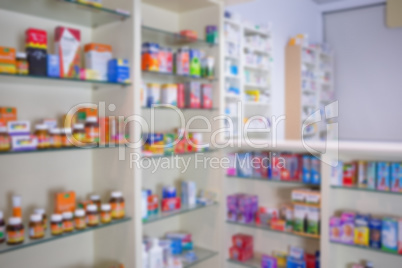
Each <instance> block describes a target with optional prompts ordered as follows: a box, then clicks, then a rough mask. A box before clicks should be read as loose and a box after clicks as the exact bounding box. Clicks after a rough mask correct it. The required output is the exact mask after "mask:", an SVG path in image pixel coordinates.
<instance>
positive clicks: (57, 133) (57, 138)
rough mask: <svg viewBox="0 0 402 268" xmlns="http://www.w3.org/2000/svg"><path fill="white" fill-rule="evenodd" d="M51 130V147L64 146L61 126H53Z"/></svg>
mask: <svg viewBox="0 0 402 268" xmlns="http://www.w3.org/2000/svg"><path fill="white" fill-rule="evenodd" d="M49 132H50V147H52V148H60V147H61V146H62V141H61V130H60V129H59V128H52V129H51V130H50V131H49Z"/></svg>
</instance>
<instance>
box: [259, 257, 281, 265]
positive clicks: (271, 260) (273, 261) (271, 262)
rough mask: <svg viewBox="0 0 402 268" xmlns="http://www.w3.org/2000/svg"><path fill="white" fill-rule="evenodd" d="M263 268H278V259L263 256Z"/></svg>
mask: <svg viewBox="0 0 402 268" xmlns="http://www.w3.org/2000/svg"><path fill="white" fill-rule="evenodd" d="M261 268H278V265H277V261H276V258H274V257H272V256H269V255H263V256H262V259H261Z"/></svg>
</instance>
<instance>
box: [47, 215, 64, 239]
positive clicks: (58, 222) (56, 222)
mask: <svg viewBox="0 0 402 268" xmlns="http://www.w3.org/2000/svg"><path fill="white" fill-rule="evenodd" d="M50 231H51V233H52V235H55V236H57V235H62V234H63V216H62V215H60V214H53V215H52V216H51V217H50Z"/></svg>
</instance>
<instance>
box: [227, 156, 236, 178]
mask: <svg viewBox="0 0 402 268" xmlns="http://www.w3.org/2000/svg"><path fill="white" fill-rule="evenodd" d="M227 158H228V161H229V163H228V168H227V169H226V175H227V176H236V175H237V169H236V154H234V153H230V154H228V155H227Z"/></svg>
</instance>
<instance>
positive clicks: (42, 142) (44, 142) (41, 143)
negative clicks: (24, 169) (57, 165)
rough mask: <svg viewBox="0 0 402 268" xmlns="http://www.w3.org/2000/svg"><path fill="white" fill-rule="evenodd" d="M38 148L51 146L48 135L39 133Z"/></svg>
mask: <svg viewBox="0 0 402 268" xmlns="http://www.w3.org/2000/svg"><path fill="white" fill-rule="evenodd" d="M37 138H38V148H47V147H49V146H50V138H49V136H47V135H37Z"/></svg>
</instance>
